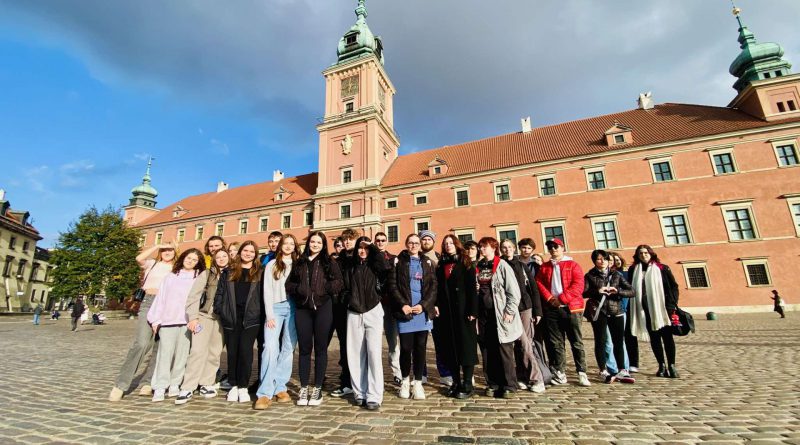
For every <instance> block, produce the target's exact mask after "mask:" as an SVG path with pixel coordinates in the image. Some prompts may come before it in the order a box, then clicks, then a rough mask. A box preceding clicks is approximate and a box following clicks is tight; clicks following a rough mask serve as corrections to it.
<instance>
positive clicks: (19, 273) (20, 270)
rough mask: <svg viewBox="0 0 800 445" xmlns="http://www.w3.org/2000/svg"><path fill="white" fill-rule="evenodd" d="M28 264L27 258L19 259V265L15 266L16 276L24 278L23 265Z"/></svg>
mask: <svg viewBox="0 0 800 445" xmlns="http://www.w3.org/2000/svg"><path fill="white" fill-rule="evenodd" d="M27 264H28V261H27V260H19V265H18V266H17V278H19V279H24V276H25V266H26V265H27Z"/></svg>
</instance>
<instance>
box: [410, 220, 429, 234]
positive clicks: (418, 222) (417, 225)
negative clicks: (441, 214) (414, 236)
mask: <svg viewBox="0 0 800 445" xmlns="http://www.w3.org/2000/svg"><path fill="white" fill-rule="evenodd" d="M413 221H414V233H419V232H420V230H419V225H420V224H421V223H427V224H428V230H430V228H431V217H430V216H424V217H419V218H413Z"/></svg>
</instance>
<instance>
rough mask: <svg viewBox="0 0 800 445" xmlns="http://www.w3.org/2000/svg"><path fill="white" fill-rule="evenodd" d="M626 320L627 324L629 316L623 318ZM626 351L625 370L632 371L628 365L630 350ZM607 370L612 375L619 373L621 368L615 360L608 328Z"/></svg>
mask: <svg viewBox="0 0 800 445" xmlns="http://www.w3.org/2000/svg"><path fill="white" fill-rule="evenodd" d="M622 317H623V318H624V319H625V323H627V322H628V320H627V317H628V316H627V315H623V316H622ZM623 350H624V351H625V363H624V365H625V367H624V368H623V369H630V368H629V366H628V365H629V363H628V350H627V348H626V349H623ZM606 370H607V371H608V372H609V373H611V374H616V373H618V372H619V367H618V366H617V360H616V359H615V358H614V351H612V344H611V333H610V332H609V331H608V328H606Z"/></svg>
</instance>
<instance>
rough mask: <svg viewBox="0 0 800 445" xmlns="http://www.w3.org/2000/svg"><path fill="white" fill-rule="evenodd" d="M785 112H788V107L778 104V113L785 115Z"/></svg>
mask: <svg viewBox="0 0 800 445" xmlns="http://www.w3.org/2000/svg"><path fill="white" fill-rule="evenodd" d="M785 112H786V106H785V105H784V104H783V102H778V113H785Z"/></svg>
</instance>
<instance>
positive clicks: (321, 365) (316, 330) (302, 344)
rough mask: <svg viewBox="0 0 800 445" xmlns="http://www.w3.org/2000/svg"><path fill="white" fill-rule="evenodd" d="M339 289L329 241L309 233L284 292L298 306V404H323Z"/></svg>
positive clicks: (340, 282)
mask: <svg viewBox="0 0 800 445" xmlns="http://www.w3.org/2000/svg"><path fill="white" fill-rule="evenodd" d="M341 291H342V273H341V271H340V270H339V265H338V264H337V263H336V261H334V260H332V259H331V258H330V256H329V255H328V240H327V238H326V237H325V234H324V233H323V232H311V234H310V235H309V236H308V241H307V243H306V247H305V250H303V254H302V255H301V256H300V259H299V260H297V264H296V265H294V264H293V265H292V271H291V273H290V274H289V278H288V280H287V281H286V293H287V294H288V295H289V297H290V298H292V299H293V300H294V302H295V305H296V307H297V312H296V314H295V325H296V327H297V340H298V346H299V349H300V357H299V359H298V367H299V371H298V373H299V374H300V376H299V377H300V393H299V394H298V396H297V404H298V405H300V406H318V405H321V404H322V383H323V381H324V380H325V369H326V368H327V367H328V342H329V335H330V332H331V327H332V326H333V307H332V306H333V302H332V301H331V299H332V298H333V296H334V295H338V294H339V293H340V292H341ZM312 351H313V352H314V388H313V389H312V390H311V393H310V394H309V390H308V384H309V380H310V377H311V352H312Z"/></svg>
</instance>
